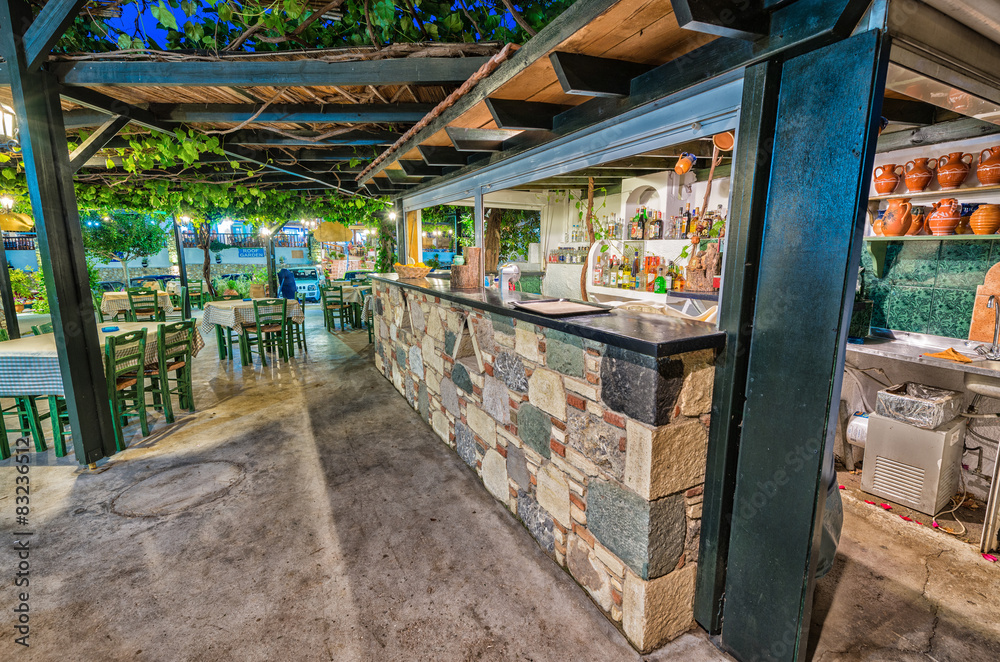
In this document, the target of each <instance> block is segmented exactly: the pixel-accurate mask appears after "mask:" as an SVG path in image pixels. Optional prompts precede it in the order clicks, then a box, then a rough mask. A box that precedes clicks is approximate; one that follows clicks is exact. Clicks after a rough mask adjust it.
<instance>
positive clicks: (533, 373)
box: [374, 275, 724, 652]
mask: <svg viewBox="0 0 1000 662" xmlns="http://www.w3.org/2000/svg"><path fill="white" fill-rule="evenodd" d="M374 295H375V300H374V306H375V365H376V367H377V368H378V370H379V371H381V372H382V373H383V374H384V375H385V377H386V379H388V380H390V381H391V382H392V383H393V385H394V386H395V387H396V390H398V391H399V392H400V393H401V394H403V396H404V397H405V398H406V400H407V402H409V403H410V405H411V406H412V407H413V408H414V409H415V410H417V411H418V412H419V414H420V417H421V418H423V420H424V421H425V422H426V423H428V424H429V425H430V426H431V427H432V428H433V430H434V432H435V433H436V434H437V435H438V436H439V437H440V438H441V440H442V441H443V442H444V443H446V444H448V445H449V446H450V447H452V448H454V449H455V450H456V451H457V453H458V455H459V456H460V457H461V458H462V460H464V461H465V463H466V464H467V465H469V467H470V469H472V470H473V471H474V472H476V474H477V476H478V477H479V478H480V480H481V481H482V483H483V485H484V486H485V487H486V489H487V490H488V491H489V493H490V494H492V495H493V496H494V497H495V498H496V499H498V500H499V501H500V502H501V503H502V504H503V505H504V506H505V507H506V508H507V509H508V510H509V511H510V513H511V515H512V516H513V517H516V518H517V519H519V520H520V521H521V522H522V523H523V524H524V526H525V527H526V528H527V529H528V531H530V532H531V535H532V536H534V538H535V540H536V541H537V542H538V544H539V545H540V546H541V547H542V548H543V549H544V550H545V551H546V552H547V553H548V554H549V556H551V557H552V558H553V559H554V560H555V562H556V563H558V564H559V565H561V566H563V567H564V568H565V569H566V570H567V571H568V572H569V573H570V574H571V575H572V576H573V577H574V578H575V579H576V580H577V582H579V584H580V585H581V586H583V587H584V589H585V590H586V591H587V592H588V593H589V594H590V597H591V598H592V599H593V600H594V602H596V603H597V604H598V605H599V606H600V608H601V610H602V611H603V612H604V613H605V614H606V615H607V617H608V618H609V619H610V620H611V621H612V622H613V623H614V624H615V625H616V626H617V627H619V628H620V629H621V630H622V631H623V632H624V633H625V635H626V637H628V639H629V641H631V642H632V644H633V645H634V646H635V647H636V648H637V649H638V650H640V651H642V652H648V651H650V650H653V649H655V648H658V647H659V646H661V645H663V644H664V643H666V642H667V641H669V640H671V639H673V638H675V637H677V636H679V635H680V634H682V633H683V632H685V631H686V630H688V629H689V628H690V627H691V626H692V625H693V623H694V619H693V603H694V587H695V577H696V573H697V560H698V537H699V531H700V524H701V521H700V518H701V507H702V506H701V503H702V492H703V484H704V478H705V462H706V449H707V444H708V426H709V421H710V418H709V413H710V411H711V409H712V388H713V380H714V376H715V368H714V363H715V355H716V352H717V349H718V348H720V347H721V346H722V344H723V339H724V336H723V334H722V333H720V332H718V331H717V330H716V329H715V328H714V327H713V326H712V325H709V324H705V323H702V322H691V321H687V320H682V319H680V318H674V317H666V316H661V315H648V314H643V313H633V312H627V311H616V312H614V313H611V314H602V315H588V316H577V317H569V318H549V317H542V316H538V315H535V314H532V313H527V312H524V311H522V310H519V309H516V308H513V307H511V306H510V302H511V301H517V300H537V299H542V298H544V297H540V296H538V295H534V294H524V293H519V292H509V293H505V294H504V295H503V296H501V293H500V292H498V291H497V290H492V289H480V290H470V291H459V290H454V291H453V290H452V289H451V287H450V283H449V281H447V280H439V279H433V278H432V279H425V280H419V281H410V280H407V281H401V280H398V279H397V277H396V276H395V275H379V276H375V277H374Z"/></svg>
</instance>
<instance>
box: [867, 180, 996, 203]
mask: <svg viewBox="0 0 1000 662" xmlns="http://www.w3.org/2000/svg"><path fill="white" fill-rule="evenodd" d="M900 185H901V186H905V184H903V182H900ZM990 191H997V192H1000V184H992V185H990V186H966V187H963V188H954V189H952V190H950V191H941V190H938V191H921V192H920V193H892V194H889V195H875V196H872V197H870V198H868V200H869V201H871V202H876V201H882V200H899V199H900V198H909V199H910V200H927V199H933V198H937V199H939V200H940V199H942V198H953V197H958V196H964V195H965V194H966V193H989V192H990Z"/></svg>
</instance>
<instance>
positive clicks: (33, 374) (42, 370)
mask: <svg viewBox="0 0 1000 662" xmlns="http://www.w3.org/2000/svg"><path fill="white" fill-rule="evenodd" d="M161 324H163V322H126V323H116V324H108V323H104V324H101V325H100V327H98V330H97V333H98V336H100V340H101V351H102V352H103V351H104V341H105V339H106V338H107V337H108V336H116V335H121V334H123V333H128V332H130V331H137V330H139V329H143V328H145V329H146V357H145V363H146V365H150V364H154V363H156V362H157V361H158V357H157V353H156V330H157V327H159V326H160V325H161ZM111 327H116V329H117V330H115V331H102V330H101V329H103V328H111ZM204 346H205V341H204V340H203V339H202V337H201V334H200V333H198V329H197V327H196V328H195V330H194V347H193V353H194V354H197V353H198V352H199V351H200V350H201V348H202V347H204ZM61 351H62V350H61V349H60V348H58V347H56V336H55V334H53V333H46V334H44V335H41V336H27V337H25V338H20V339H18V340H8V341H6V342H0V395H4V396H12V395H63V383H62V373H61V372H60V371H59V354H60V352H61Z"/></svg>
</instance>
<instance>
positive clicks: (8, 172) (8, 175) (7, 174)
mask: <svg viewBox="0 0 1000 662" xmlns="http://www.w3.org/2000/svg"><path fill="white" fill-rule="evenodd" d="M15 176H16V175H15V174H14V171H13V170H12V169H11V168H4V169H3V178H4V179H14V177H15Z"/></svg>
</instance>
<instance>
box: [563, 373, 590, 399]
mask: <svg viewBox="0 0 1000 662" xmlns="http://www.w3.org/2000/svg"><path fill="white" fill-rule="evenodd" d="M563 382H564V383H565V384H566V390H567V391H571V392H573V393H576V394H577V395H579V396H581V397H583V398H586V399H587V400H591V401H593V402H597V387H595V386H594V385H593V384H591V383H590V382H585V381H583V380H582V379H571V378H569V377H567V378H566V379H564V380H563Z"/></svg>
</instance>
